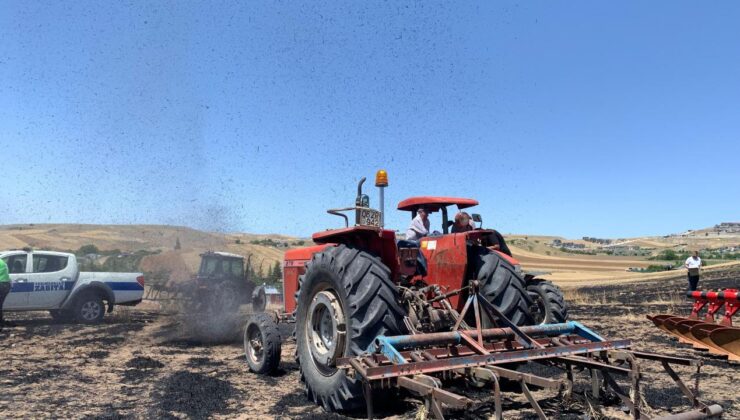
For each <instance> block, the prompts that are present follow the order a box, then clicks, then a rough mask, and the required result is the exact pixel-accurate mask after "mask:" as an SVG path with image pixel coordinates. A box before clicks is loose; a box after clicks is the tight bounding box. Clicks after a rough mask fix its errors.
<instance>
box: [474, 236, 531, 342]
mask: <svg viewBox="0 0 740 420" xmlns="http://www.w3.org/2000/svg"><path fill="white" fill-rule="evenodd" d="M475 257H476V258H477V261H476V263H477V266H478V276H477V278H478V281H479V282H480V294H481V295H482V296H483V297H485V298H486V299H488V301H489V302H491V304H493V305H494V306H495V307H496V308H498V310H499V311H501V312H502V313H503V314H504V316H505V317H506V318H508V319H509V320H510V321H511V322H513V323H514V324H515V325H532V324H533V320H532V314H530V312H529V308H530V306H531V305H532V299H531V298H530V297H529V295H528V294H527V292H526V290H525V288H524V279H522V278H521V277H520V276H519V274H517V273H516V271H515V270H514V266H513V265H511V264H509V262H508V261H506V260H504V259H503V258H502V257H500V256H499V255H498V254H496V253H495V252H486V251H483V252H481V253H480V254H478V255H475ZM483 318H484V319H483V320H482V322H483V325H484V326H485V327H486V328H489V327H491V326H492V325H491V324H490V323H489V322H488V319H487V317H483Z"/></svg>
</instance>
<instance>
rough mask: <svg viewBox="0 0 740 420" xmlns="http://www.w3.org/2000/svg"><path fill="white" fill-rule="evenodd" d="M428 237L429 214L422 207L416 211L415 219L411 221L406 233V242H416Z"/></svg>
mask: <svg viewBox="0 0 740 420" xmlns="http://www.w3.org/2000/svg"><path fill="white" fill-rule="evenodd" d="M428 235H429V213H428V212H427V209H426V208H424V207H419V209H418V210H416V217H414V220H412V221H411V226H409V229H408V230H407V231H406V240H407V241H418V240H420V239H421V238H423V237H425V236H428Z"/></svg>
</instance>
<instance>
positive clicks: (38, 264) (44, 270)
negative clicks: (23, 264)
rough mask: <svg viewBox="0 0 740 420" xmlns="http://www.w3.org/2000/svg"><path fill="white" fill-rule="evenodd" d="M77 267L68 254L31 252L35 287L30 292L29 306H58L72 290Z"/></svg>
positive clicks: (30, 277)
mask: <svg viewBox="0 0 740 420" xmlns="http://www.w3.org/2000/svg"><path fill="white" fill-rule="evenodd" d="M76 272H77V267H76V264H75V263H74V260H72V261H70V258H69V257H68V256H67V255H63V254H56V253H45V252H34V253H32V254H31V272H30V273H28V278H29V281H30V282H32V283H33V289H32V290H31V291H30V293H29V308H32V309H49V308H58V307H59V306H60V305H61V304H62V302H63V301H64V299H65V298H66V297H67V295H68V294H69V291H70V290H72V286H73V285H74V280H75V277H76V274H77V273H76Z"/></svg>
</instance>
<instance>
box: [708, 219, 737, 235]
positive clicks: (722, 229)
mask: <svg viewBox="0 0 740 420" xmlns="http://www.w3.org/2000/svg"><path fill="white" fill-rule="evenodd" d="M714 229H715V230H716V231H717V233H725V234H727V233H740V222H723V223H720V224H718V225H714Z"/></svg>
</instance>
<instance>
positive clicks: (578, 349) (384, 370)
mask: <svg viewBox="0 0 740 420" xmlns="http://www.w3.org/2000/svg"><path fill="white" fill-rule="evenodd" d="M631 345H632V342H631V340H615V341H600V342H591V343H584V344H578V345H573V346H563V347H550V348H544V349H530V350H520V351H508V352H500V353H491V354H487V355H474V356H462V357H451V358H449V359H438V360H432V361H428V362H411V363H404V364H398V365H396V364H391V365H382V366H378V367H370V368H367V370H366V372H367V376H366V379H368V380H371V381H372V380H377V379H383V378H393V377H399V376H408V375H415V374H423V373H433V372H441V371H446V370H452V369H460V368H465V367H473V366H486V365H496V364H501V363H514V362H527V361H530V360H539V359H547V358H551V357H558V356H570V355H575V354H583V353H591V352H596V351H602V350H614V349H624V348H629V347H630V346H631Z"/></svg>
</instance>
